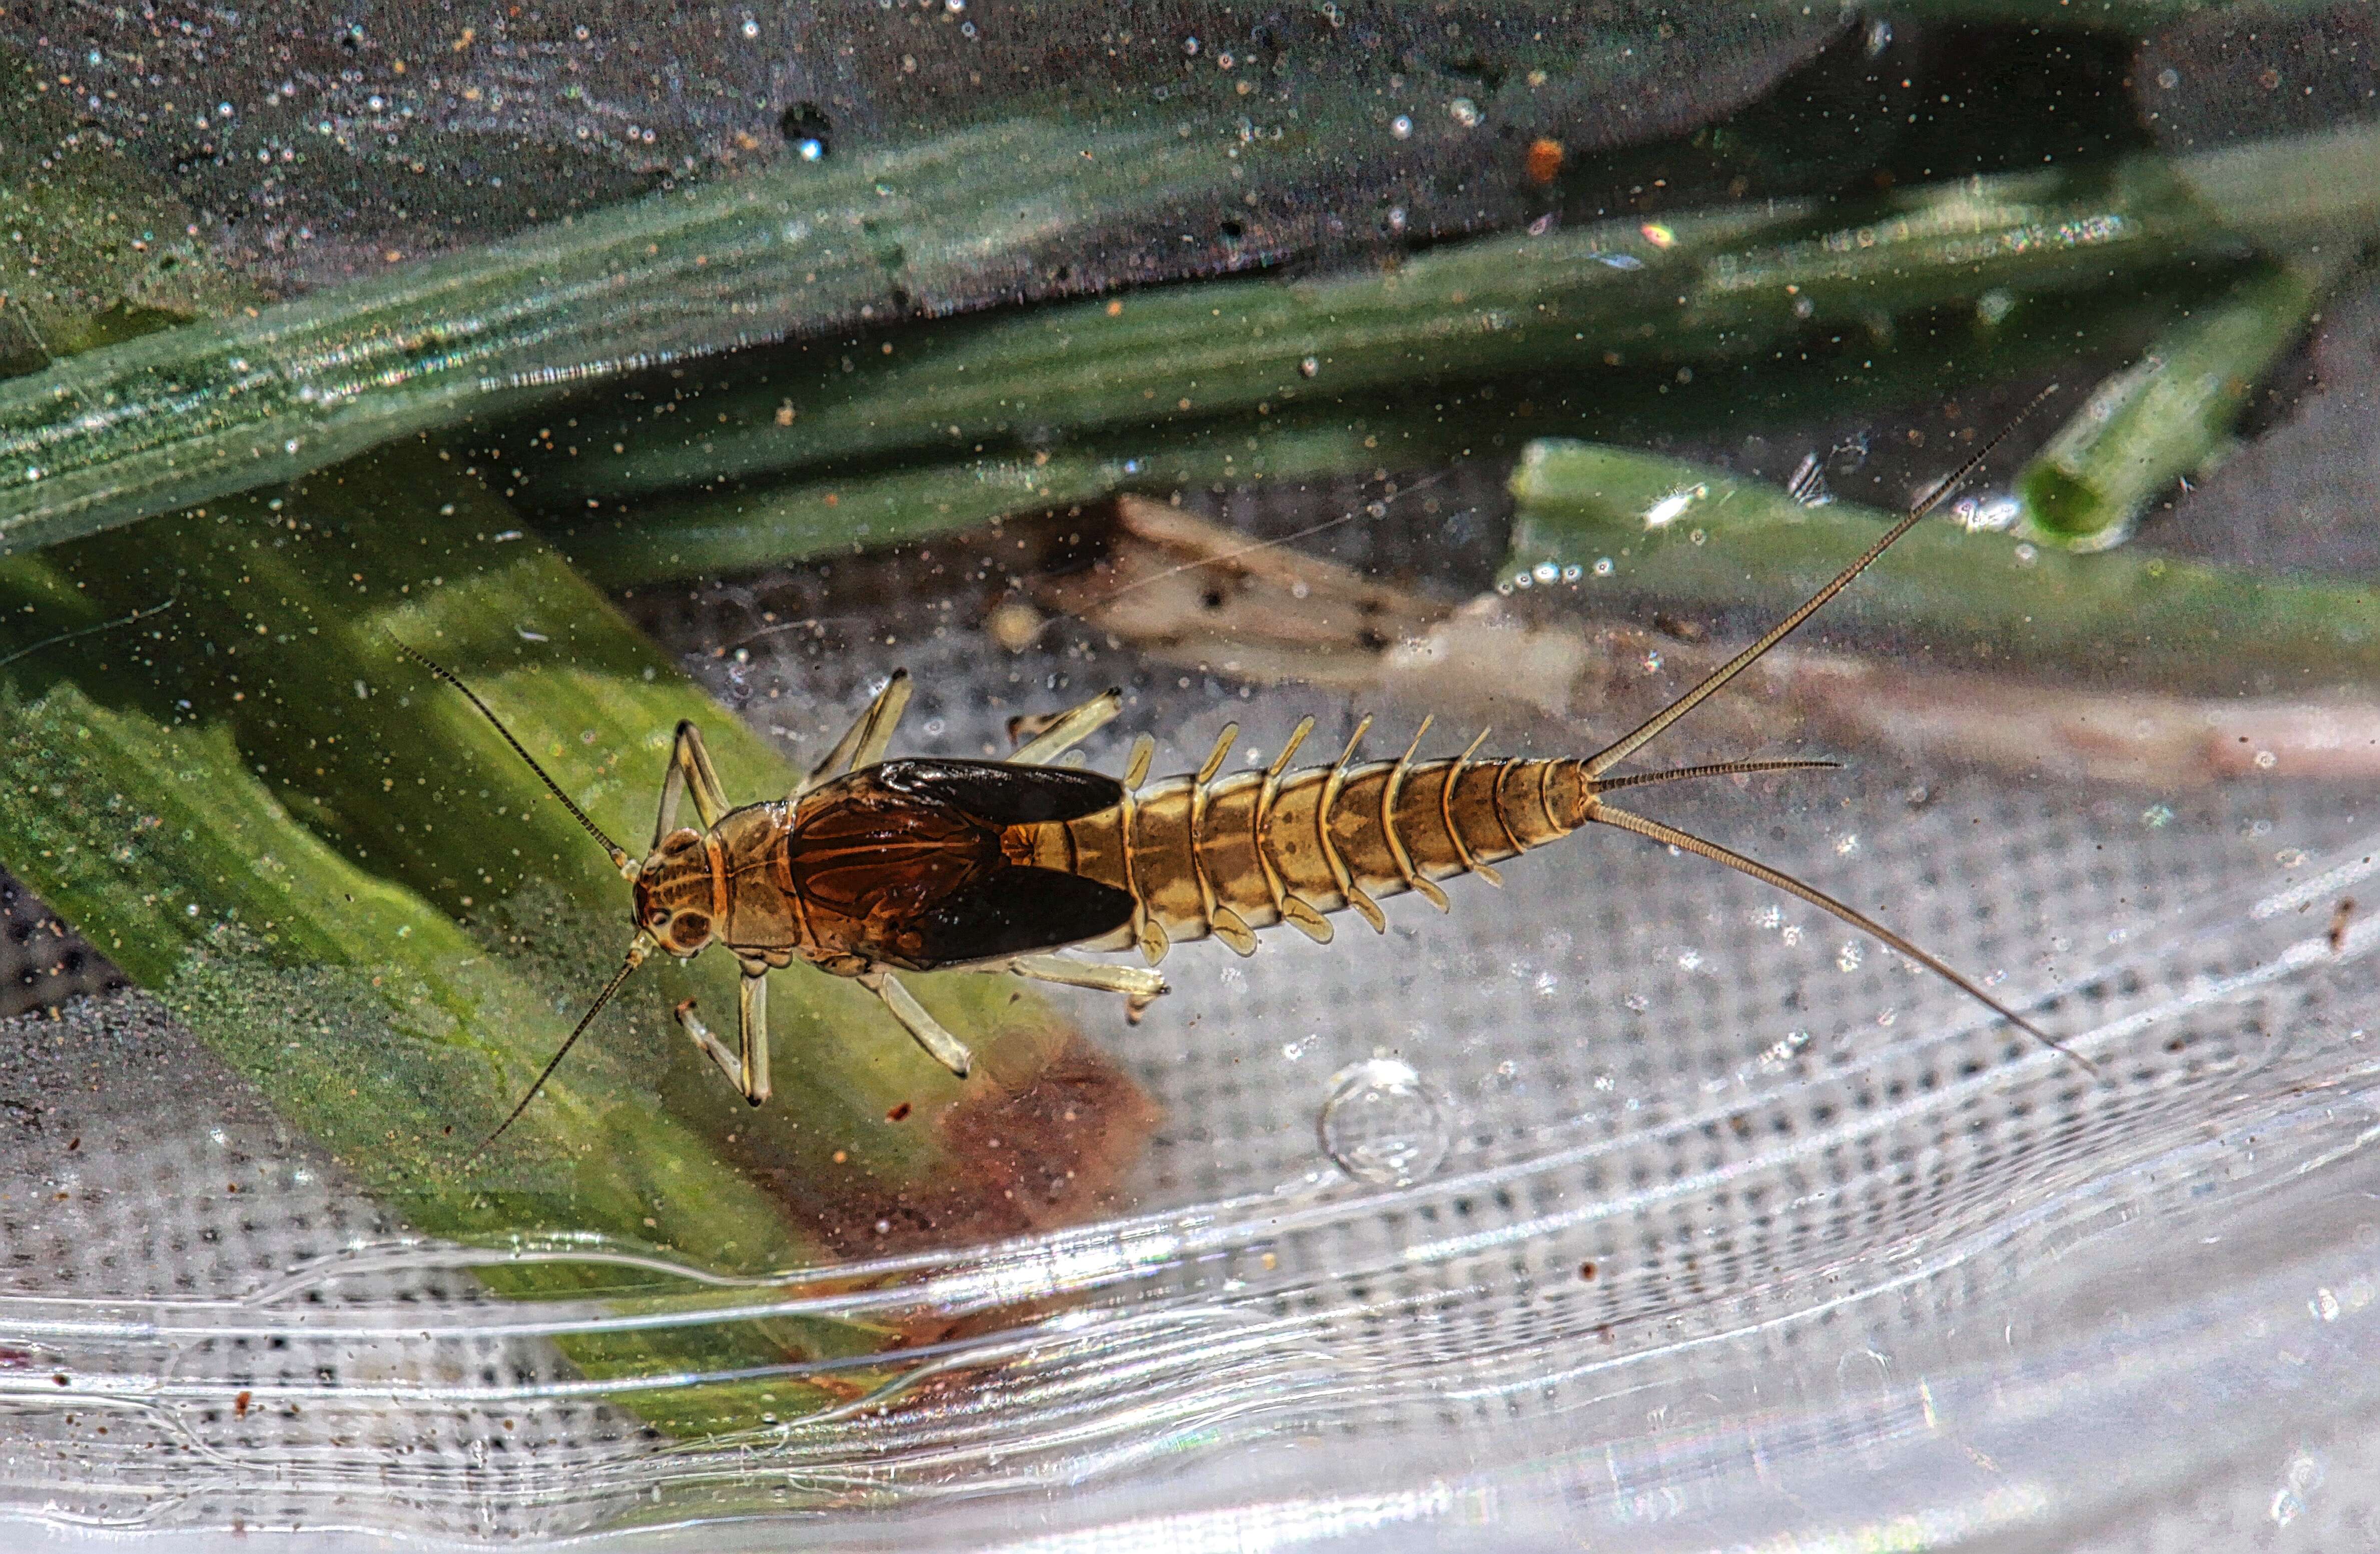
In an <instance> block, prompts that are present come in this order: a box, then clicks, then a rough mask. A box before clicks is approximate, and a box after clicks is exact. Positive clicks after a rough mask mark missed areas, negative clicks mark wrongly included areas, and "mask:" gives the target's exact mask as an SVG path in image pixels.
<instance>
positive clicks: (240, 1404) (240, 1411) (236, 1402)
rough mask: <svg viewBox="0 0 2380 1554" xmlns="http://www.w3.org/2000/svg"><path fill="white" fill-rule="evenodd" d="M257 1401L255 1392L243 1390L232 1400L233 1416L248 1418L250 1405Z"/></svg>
mask: <svg viewBox="0 0 2380 1554" xmlns="http://www.w3.org/2000/svg"><path fill="white" fill-rule="evenodd" d="M255 1401H256V1394H255V1393H253V1392H246V1391H243V1392H241V1393H240V1394H239V1395H238V1396H237V1397H235V1398H233V1399H232V1400H231V1416H232V1417H233V1418H235V1419H245V1418H247V1417H248V1405H249V1403H251V1402H255Z"/></svg>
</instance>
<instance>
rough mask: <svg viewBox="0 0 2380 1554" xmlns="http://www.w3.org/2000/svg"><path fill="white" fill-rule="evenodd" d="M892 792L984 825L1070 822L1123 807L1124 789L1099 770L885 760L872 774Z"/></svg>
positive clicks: (939, 761) (1005, 763)
mask: <svg viewBox="0 0 2380 1554" xmlns="http://www.w3.org/2000/svg"><path fill="white" fill-rule="evenodd" d="M874 776H875V778H876V780H877V781H878V782H879V783H882V784H884V786H886V787H888V788H891V789H892V791H894V792H895V793H902V794H908V795H914V796H916V797H918V798H932V799H939V800H941V802H942V803H944V804H947V805H949V806H950V807H953V809H958V810H962V811H964V812H965V813H966V814H969V815H972V816H974V817H975V818H976V819H978V820H982V821H984V822H985V823H986V824H988V825H995V826H1023V825H1031V824H1034V823H1035V822H1037V821H1042V820H1074V819H1081V818H1082V817H1083V816H1085V815H1096V814H1098V813H1099V811H1100V810H1102V809H1112V808H1114V807H1116V806H1117V805H1119V804H1122V803H1123V783H1119V782H1117V781H1116V780H1115V779H1114V778H1112V777H1109V776H1105V775H1103V774H1101V773H1099V772H1097V771H1080V770H1078V769H1076V768H1074V767H1062V766H1012V765H1010V764H1009V763H1007V762H1006V761H990V760H930V759H925V760H921V759H903V760H888V761H886V762H885V763H884V764H882V765H881V766H879V767H877V768H876V769H875V771H874Z"/></svg>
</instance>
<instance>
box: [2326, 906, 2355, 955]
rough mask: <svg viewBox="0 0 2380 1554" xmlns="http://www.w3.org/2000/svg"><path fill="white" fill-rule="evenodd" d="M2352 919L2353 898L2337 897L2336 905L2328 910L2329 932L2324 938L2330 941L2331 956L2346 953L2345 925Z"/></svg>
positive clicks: (2353, 909)
mask: <svg viewBox="0 0 2380 1554" xmlns="http://www.w3.org/2000/svg"><path fill="white" fill-rule="evenodd" d="M2354 919H2355V898H2354V897H2353V896H2351V895H2349V896H2341V897H2339V898H2338V905H2337V906H2334V907H2332V908H2331V909H2330V931H2329V933H2327V934H2326V935H2325V936H2324V937H2325V938H2326V939H2328V940H2329V941H2330V953H2332V954H2334V955H2343V954H2345V953H2347V925H2348V924H2349V923H2350V922H2352V921H2354Z"/></svg>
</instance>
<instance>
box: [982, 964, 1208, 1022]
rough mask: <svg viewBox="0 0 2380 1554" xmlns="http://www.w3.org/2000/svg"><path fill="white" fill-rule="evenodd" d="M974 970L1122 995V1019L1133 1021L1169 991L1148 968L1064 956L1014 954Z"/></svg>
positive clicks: (1159, 978) (1155, 973)
mask: <svg viewBox="0 0 2380 1554" xmlns="http://www.w3.org/2000/svg"><path fill="white" fill-rule="evenodd" d="M973 969H975V970H977V971H988V972H1004V973H1006V974H1007V975H1009V976H1011V977H1030V978H1032V979H1033V980H1034V981H1037V982H1055V983H1057V984H1059V985H1060V986H1061V987H1067V988H1093V989H1098V990H1099V991H1100V992H1103V993H1122V994H1123V996H1124V1017H1125V1018H1126V1019H1128V1020H1134V1021H1137V1020H1138V1019H1139V1018H1140V1012H1141V1011H1142V1010H1144V1009H1146V1008H1147V1007H1148V1006H1149V1005H1150V1004H1151V1003H1152V1002H1156V1001H1157V1000H1158V999H1160V998H1162V997H1163V996H1164V995H1165V994H1166V992H1167V991H1169V990H1170V989H1167V987H1166V985H1165V977H1163V975H1162V974H1160V973H1159V972H1156V971H1153V970H1150V969H1149V968H1148V967H1147V966H1138V965H1107V964H1105V963H1104V962H1100V961H1078V960H1075V959H1072V958H1070V957H1068V956H1065V955H1015V956H1012V957H1010V958H1009V959H1007V960H1004V961H990V962H987V963H986V964H984V965H979V966H976V967H974V968H973Z"/></svg>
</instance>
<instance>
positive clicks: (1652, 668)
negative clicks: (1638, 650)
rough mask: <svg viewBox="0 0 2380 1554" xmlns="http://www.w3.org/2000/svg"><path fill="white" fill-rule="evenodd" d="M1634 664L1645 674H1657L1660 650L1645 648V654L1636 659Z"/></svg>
mask: <svg viewBox="0 0 2380 1554" xmlns="http://www.w3.org/2000/svg"><path fill="white" fill-rule="evenodd" d="M1636 666H1637V667H1638V668H1640V669H1642V670H1643V671H1644V672H1645V674H1659V673H1660V672H1661V650H1660V649H1658V648H1647V649H1645V656H1644V657H1643V658H1640V659H1638V660H1637V661H1636Z"/></svg>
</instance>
